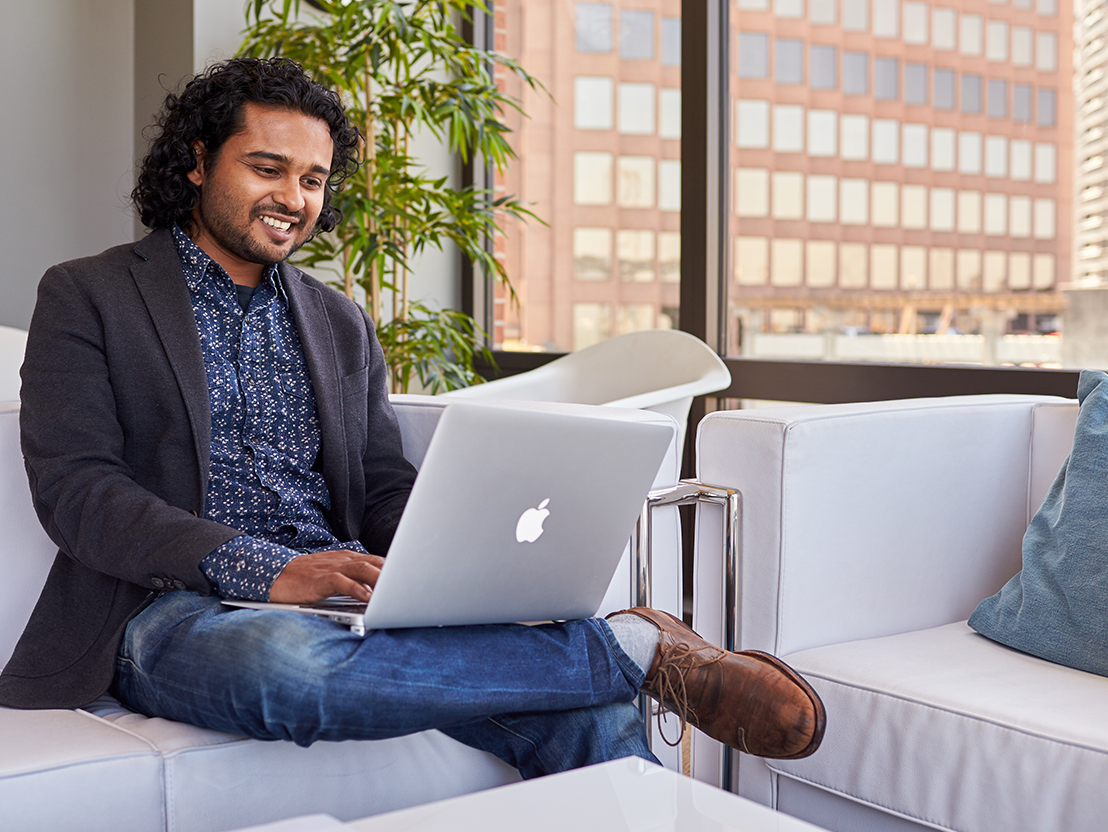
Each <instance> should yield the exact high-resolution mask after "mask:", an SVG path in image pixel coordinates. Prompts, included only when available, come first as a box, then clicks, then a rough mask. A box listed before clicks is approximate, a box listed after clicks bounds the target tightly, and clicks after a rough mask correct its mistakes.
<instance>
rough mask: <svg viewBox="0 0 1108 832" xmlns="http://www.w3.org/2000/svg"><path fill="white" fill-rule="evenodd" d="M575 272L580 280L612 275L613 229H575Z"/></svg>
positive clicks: (605, 277)
mask: <svg viewBox="0 0 1108 832" xmlns="http://www.w3.org/2000/svg"><path fill="white" fill-rule="evenodd" d="M573 274H574V277H576V278H577V279H578V280H607V279H608V278H609V277H611V275H612V230H611V229H610V228H575V229H573Z"/></svg>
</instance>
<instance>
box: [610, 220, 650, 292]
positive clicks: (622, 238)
mask: <svg viewBox="0 0 1108 832" xmlns="http://www.w3.org/2000/svg"><path fill="white" fill-rule="evenodd" d="M616 254H617V256H618V257H619V279H620V280H621V281H622V282H624V283H651V282H653V280H654V232H653V231H648V230H640V229H622V228H621V229H620V230H619V231H617V232H616Z"/></svg>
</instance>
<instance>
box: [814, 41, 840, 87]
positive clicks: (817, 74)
mask: <svg viewBox="0 0 1108 832" xmlns="http://www.w3.org/2000/svg"><path fill="white" fill-rule="evenodd" d="M838 53H839V50H837V49H836V48H835V47H834V46H821V45H819V44H812V51H811V59H810V60H811V68H810V71H809V78H810V79H811V85H812V89H816V90H833V89H835V88H836V87H837V86H838V63H839V60H838V59H839V54H838Z"/></svg>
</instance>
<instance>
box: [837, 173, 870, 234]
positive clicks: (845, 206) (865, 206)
mask: <svg viewBox="0 0 1108 832" xmlns="http://www.w3.org/2000/svg"><path fill="white" fill-rule="evenodd" d="M839 222H841V223H842V224H843V225H868V224H869V182H867V181H866V180H865V179H843V180H840V182H839Z"/></svg>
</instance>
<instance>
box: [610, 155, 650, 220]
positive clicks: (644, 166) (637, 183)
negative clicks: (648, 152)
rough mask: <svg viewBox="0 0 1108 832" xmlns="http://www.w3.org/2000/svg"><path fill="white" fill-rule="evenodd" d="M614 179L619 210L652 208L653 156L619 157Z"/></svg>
mask: <svg viewBox="0 0 1108 832" xmlns="http://www.w3.org/2000/svg"><path fill="white" fill-rule="evenodd" d="M616 178H617V182H618V185H617V189H616V201H617V203H618V204H619V207H620V208H653V207H654V202H655V200H654V157H653V156H620V157H619V159H618V161H617V162H616Z"/></svg>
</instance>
